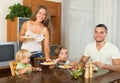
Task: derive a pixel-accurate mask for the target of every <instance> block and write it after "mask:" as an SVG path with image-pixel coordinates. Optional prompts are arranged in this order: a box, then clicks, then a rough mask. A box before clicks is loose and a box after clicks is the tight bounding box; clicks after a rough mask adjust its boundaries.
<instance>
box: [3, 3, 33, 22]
mask: <svg viewBox="0 0 120 83" xmlns="http://www.w3.org/2000/svg"><path fill="white" fill-rule="evenodd" d="M9 9H10V13H9V14H7V15H6V17H5V18H6V19H10V20H11V21H13V20H14V18H15V17H27V18H30V17H31V15H32V11H31V9H30V8H29V7H27V6H23V5H21V4H20V3H18V4H14V5H12V6H10V7H9Z"/></svg>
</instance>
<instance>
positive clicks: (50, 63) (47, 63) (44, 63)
mask: <svg viewBox="0 0 120 83" xmlns="http://www.w3.org/2000/svg"><path fill="white" fill-rule="evenodd" d="M40 64H41V65H54V64H56V63H55V62H53V61H46V62H43V63H40Z"/></svg>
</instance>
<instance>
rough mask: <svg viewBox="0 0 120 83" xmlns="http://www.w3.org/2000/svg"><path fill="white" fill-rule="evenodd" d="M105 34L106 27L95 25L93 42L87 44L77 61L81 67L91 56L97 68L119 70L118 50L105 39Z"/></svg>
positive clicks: (119, 57) (119, 58) (119, 53)
mask: <svg viewBox="0 0 120 83" xmlns="http://www.w3.org/2000/svg"><path fill="white" fill-rule="evenodd" d="M106 36H107V27H106V26H105V25H104V24H99V25H97V26H96V27H95V30H94V39H95V42H93V43H90V44H88V45H87V47H86V48H85V50H84V55H83V56H82V58H81V60H80V62H79V64H80V65H81V66H82V67H84V65H85V63H86V62H87V60H88V59H89V58H91V59H92V61H93V64H94V65H96V66H97V67H98V68H104V69H108V70H110V71H120V52H119V50H118V48H117V47H116V46H115V45H113V44H111V43H109V42H107V41H106V40H105V38H106Z"/></svg>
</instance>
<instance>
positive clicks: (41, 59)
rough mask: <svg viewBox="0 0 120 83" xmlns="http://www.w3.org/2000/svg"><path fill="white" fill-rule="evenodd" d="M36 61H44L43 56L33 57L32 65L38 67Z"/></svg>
mask: <svg viewBox="0 0 120 83" xmlns="http://www.w3.org/2000/svg"><path fill="white" fill-rule="evenodd" d="M38 61H40V62H44V61H45V57H42V58H34V62H33V66H34V67H38Z"/></svg>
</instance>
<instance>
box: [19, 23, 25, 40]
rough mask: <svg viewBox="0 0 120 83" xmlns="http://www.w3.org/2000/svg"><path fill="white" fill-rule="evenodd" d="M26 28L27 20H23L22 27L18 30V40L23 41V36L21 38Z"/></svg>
mask: <svg viewBox="0 0 120 83" xmlns="http://www.w3.org/2000/svg"><path fill="white" fill-rule="evenodd" d="M26 30H27V22H24V23H23V24H22V28H21V30H20V34H19V37H18V40H20V41H25V40H26V39H25V38H23V36H24V35H25V32H26Z"/></svg>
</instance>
